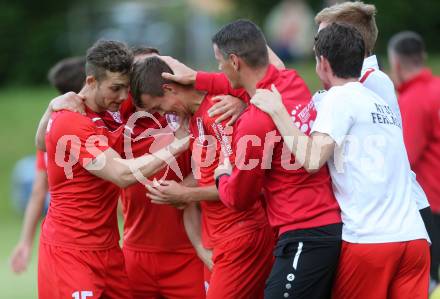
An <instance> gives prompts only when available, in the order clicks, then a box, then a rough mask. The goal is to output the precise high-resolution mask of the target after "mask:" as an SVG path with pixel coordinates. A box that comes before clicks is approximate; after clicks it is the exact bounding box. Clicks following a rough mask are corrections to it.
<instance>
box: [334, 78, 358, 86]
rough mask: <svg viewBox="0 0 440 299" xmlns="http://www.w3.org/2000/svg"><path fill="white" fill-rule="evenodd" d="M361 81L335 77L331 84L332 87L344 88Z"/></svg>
mask: <svg viewBox="0 0 440 299" xmlns="http://www.w3.org/2000/svg"><path fill="white" fill-rule="evenodd" d="M358 81H359V79H358V78H338V77H333V78H331V81H330V84H331V86H332V87H334V86H342V85H345V84H347V83H350V82H358Z"/></svg>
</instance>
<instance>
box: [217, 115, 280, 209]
mask: <svg viewBox="0 0 440 299" xmlns="http://www.w3.org/2000/svg"><path fill="white" fill-rule="evenodd" d="M261 116H262V118H260V117H259V116H256V117H259V118H258V124H257V123H256V122H255V121H254V120H253V119H250V118H245V119H242V120H241V121H240V123H239V125H238V126H237V127H236V130H235V136H234V142H233V144H234V153H235V157H236V158H235V163H234V164H235V165H234V166H232V165H231V162H230V160H229V159H224V162H223V164H220V165H219V167H218V168H217V169H216V171H215V174H214V178H215V180H216V185H217V188H218V192H219V197H220V200H221V201H222V202H223V204H225V205H226V206H227V207H230V208H233V209H235V210H239V211H242V210H246V209H248V208H250V207H252V205H254V204H255V202H256V201H257V200H259V198H260V195H261V190H262V186H263V180H264V171H265V170H264V169H262V160H263V156H264V144H265V138H266V135H267V133H269V132H270V131H274V130H275V126H274V125H273V123H272V121H271V120H270V119H269V118H268V117H265V119H264V115H261Z"/></svg>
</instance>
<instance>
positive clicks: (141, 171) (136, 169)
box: [109, 139, 187, 187]
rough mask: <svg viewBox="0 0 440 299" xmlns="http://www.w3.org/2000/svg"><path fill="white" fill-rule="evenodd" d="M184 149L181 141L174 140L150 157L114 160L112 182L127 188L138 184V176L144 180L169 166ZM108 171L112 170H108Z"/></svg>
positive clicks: (184, 146)
mask: <svg viewBox="0 0 440 299" xmlns="http://www.w3.org/2000/svg"><path fill="white" fill-rule="evenodd" d="M186 147H187V146H186V145H185V144H183V143H182V141H181V140H177V139H176V140H175V141H174V142H173V143H172V144H171V145H170V146H168V147H166V148H163V149H161V150H159V151H157V152H155V153H153V154H150V155H145V156H142V157H139V158H135V159H129V160H124V159H121V158H120V157H118V158H115V161H116V162H118V163H117V171H116V172H115V173H116V177H115V176H114V177H113V180H115V181H116V182H115V183H117V184H118V185H120V186H121V187H127V186H129V185H131V184H134V183H136V182H138V181H139V180H138V179H139V175H141V176H142V177H144V178H145V177H150V176H152V175H153V174H155V173H156V172H158V171H159V170H161V169H162V168H163V167H165V166H166V165H170V161H171V160H172V159H174V157H175V156H178V155H179V154H181V153H182V152H183V151H184V150H186ZM109 171H110V172H112V171H114V170H113V169H111V168H110V169H109Z"/></svg>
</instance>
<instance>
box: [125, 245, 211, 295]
mask: <svg viewBox="0 0 440 299" xmlns="http://www.w3.org/2000/svg"><path fill="white" fill-rule="evenodd" d="M123 252H124V256H125V265H126V268H127V274H128V278H129V280H130V285H131V288H132V290H133V295H134V298H139V299H141V298H142V299H153V298H170V299H174V298H176V299H177V298H182V299H186V298H194V299H198V298H205V289H204V285H203V263H202V261H201V260H200V259H199V258H198V257H197V255H196V254H195V253H189V254H188V253H152V252H146V251H140V250H132V249H128V248H123Z"/></svg>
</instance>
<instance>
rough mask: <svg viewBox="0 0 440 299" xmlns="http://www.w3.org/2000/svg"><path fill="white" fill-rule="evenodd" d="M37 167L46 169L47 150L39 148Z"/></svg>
mask: <svg viewBox="0 0 440 299" xmlns="http://www.w3.org/2000/svg"><path fill="white" fill-rule="evenodd" d="M35 167H36V169H37V170H38V171H46V170H47V167H46V152H44V151H41V150H37V153H36V161H35Z"/></svg>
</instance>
